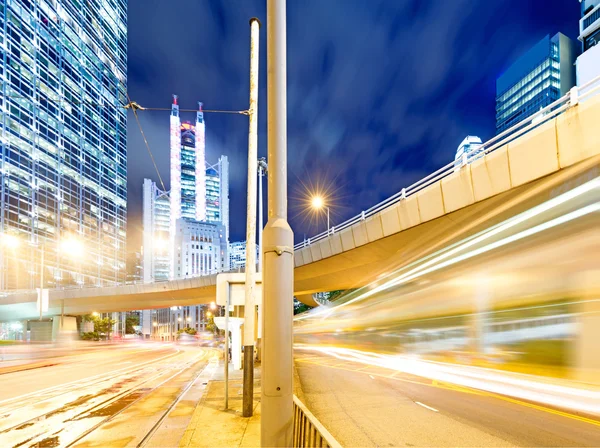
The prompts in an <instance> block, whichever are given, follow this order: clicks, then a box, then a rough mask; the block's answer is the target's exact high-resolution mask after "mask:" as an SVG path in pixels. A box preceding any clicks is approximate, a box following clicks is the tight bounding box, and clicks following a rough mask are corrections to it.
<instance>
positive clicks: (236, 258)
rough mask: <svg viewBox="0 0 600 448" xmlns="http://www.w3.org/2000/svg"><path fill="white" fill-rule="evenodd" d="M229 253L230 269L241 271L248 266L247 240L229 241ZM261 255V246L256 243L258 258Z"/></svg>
mask: <svg viewBox="0 0 600 448" xmlns="http://www.w3.org/2000/svg"><path fill="white" fill-rule="evenodd" d="M228 255H229V270H230V271H239V270H242V269H244V268H245V267H246V242H245V241H235V242H233V243H229V249H228ZM258 257H259V247H258V244H257V245H256V260H258Z"/></svg>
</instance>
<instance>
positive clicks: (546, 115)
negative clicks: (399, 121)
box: [294, 76, 600, 250]
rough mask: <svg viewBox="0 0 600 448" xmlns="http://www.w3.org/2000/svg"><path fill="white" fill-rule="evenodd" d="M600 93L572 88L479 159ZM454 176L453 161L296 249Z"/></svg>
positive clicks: (597, 83) (593, 86) (598, 87)
mask: <svg viewBox="0 0 600 448" xmlns="http://www.w3.org/2000/svg"><path fill="white" fill-rule="evenodd" d="M583 91H585V92H583ZM580 92H583V93H581V94H580ZM599 92H600V76H598V77H596V78H594V79H592V80H591V81H589V82H587V83H585V84H584V85H582V86H579V87H573V88H572V89H571V90H570V91H569V93H567V94H566V95H564V96H563V97H561V98H559V99H558V100H556V101H555V102H553V103H552V104H549V105H548V106H546V107H544V108H543V109H540V110H539V111H538V112H537V113H536V114H534V115H532V116H531V117H527V118H526V119H524V120H523V121H521V122H519V123H517V124H516V125H514V126H513V127H511V128H509V129H506V130H505V131H503V132H501V133H500V134H498V135H496V136H495V137H493V138H491V139H490V140H488V141H487V142H485V143H483V144H482V145H481V146H480V147H479V149H478V151H479V153H478V157H483V156H484V155H486V154H489V153H491V152H493V151H495V150H496V149H498V148H501V147H503V146H504V145H506V144H507V143H509V142H511V141H512V140H515V139H516V138H519V137H521V136H522V135H523V134H525V133H527V132H529V131H530V130H532V129H533V128H535V127H537V126H539V125H541V124H543V123H545V122H547V121H549V120H551V119H553V118H554V117H556V116H557V115H559V114H561V113H562V112H564V111H565V110H567V109H568V108H570V107H573V106H576V105H577V104H579V101H581V100H583V99H585V98H590V97H592V96H594V95H596V94H597V93H599ZM465 159H466V158H463V163H462V165H461V168H462V167H463V166H465V165H467V164H468V163H466V161H465ZM454 172H455V161H452V162H450V163H449V164H447V165H445V166H443V167H442V168H440V169H438V170H437V171H435V172H434V173H432V174H430V175H429V176H427V177H424V178H423V179H421V180H419V181H417V182H415V183H413V184H412V185H409V186H408V187H405V188H403V189H402V190H400V191H399V192H398V193H396V194H394V195H392V196H390V197H389V198H387V199H385V200H384V201H382V202H380V203H378V204H376V205H374V206H373V207H371V208H369V209H367V210H364V211H362V212H360V213H359V214H358V215H356V216H353V217H352V218H350V219H348V220H347V221H344V222H343V223H342V224H339V225H337V226H332V227H331V228H330V229H327V230H326V231H324V232H321V233H319V234H317V235H315V236H314V237H312V238H308V239H306V240H304V241H302V242H300V243H298V244H296V245H295V246H294V250H299V249H302V248H304V247H307V246H309V245H310V244H312V243H315V242H317V241H320V240H323V239H325V238H328V237H329V236H330V235H332V234H334V233H335V232H340V231H342V230H344V229H346V228H348V227H350V226H352V225H354V224H356V223H358V222H361V221H364V220H365V219H367V218H369V217H371V216H373V215H375V214H377V213H379V212H380V211H382V210H385V209H386V208H388V207H390V206H392V205H394V204H396V203H398V202H400V201H402V200H405V199H406V198H408V197H409V196H412V195H414V194H416V193H418V192H419V191H422V190H424V189H425V188H427V187H428V186H429V185H431V184H433V183H434V182H437V181H438V180H441V179H443V178H444V177H446V176H449V175H450V174H452V173H454Z"/></svg>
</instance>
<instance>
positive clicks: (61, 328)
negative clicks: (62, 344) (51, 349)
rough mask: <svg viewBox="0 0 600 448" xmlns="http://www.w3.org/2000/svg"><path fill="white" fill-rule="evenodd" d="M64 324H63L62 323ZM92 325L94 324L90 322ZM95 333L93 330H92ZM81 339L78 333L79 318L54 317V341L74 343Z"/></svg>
mask: <svg viewBox="0 0 600 448" xmlns="http://www.w3.org/2000/svg"><path fill="white" fill-rule="evenodd" d="M61 322H62V323H61ZM90 324H92V323H91V322H90ZM92 327H93V324H92ZM90 331H93V328H92V330H90ZM77 339H79V334H78V332H77V318H75V317H73V316H63V317H62V319H61V316H54V317H53V319H52V340H53V341H74V340H77Z"/></svg>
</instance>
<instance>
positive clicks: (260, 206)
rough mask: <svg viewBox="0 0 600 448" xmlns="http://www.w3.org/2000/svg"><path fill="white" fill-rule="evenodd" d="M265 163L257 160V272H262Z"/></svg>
mask: <svg viewBox="0 0 600 448" xmlns="http://www.w3.org/2000/svg"><path fill="white" fill-rule="evenodd" d="M267 169H268V168H267V161H266V160H265V158H264V157H261V158H260V159H258V253H259V256H258V272H262V266H263V259H262V258H263V257H262V241H263V227H264V224H263V177H265V174H267Z"/></svg>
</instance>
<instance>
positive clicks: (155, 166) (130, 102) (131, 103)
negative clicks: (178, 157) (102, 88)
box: [127, 93, 167, 191]
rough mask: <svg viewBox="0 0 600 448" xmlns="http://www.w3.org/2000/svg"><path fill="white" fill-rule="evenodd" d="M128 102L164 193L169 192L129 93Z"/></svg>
mask: <svg viewBox="0 0 600 448" xmlns="http://www.w3.org/2000/svg"><path fill="white" fill-rule="evenodd" d="M127 100H128V101H129V104H128V105H127V106H131V110H132V111H133V116H134V117H135V121H137V124H138V127H139V128H140V133H141V134H142V138H143V139H144V143H145V144H146V149H147V150H148V154H150V159H151V160H152V164H153V165H154V169H155V170H156V174H157V175H158V180H160V184H161V185H162V189H163V191H167V188H166V187H165V183H164V182H163V179H162V176H161V175H160V171H159V170H158V166H157V165H156V160H154V155H153V154H152V150H151V149H150V145H149V144H148V139H147V138H146V134H145V133H144V129H143V128H142V123H141V122H140V117H138V114H137V109H138V107H135V106H133V105H134V104H137V103H133V102H132V101H131V98H130V97H129V93H128V94H127Z"/></svg>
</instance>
